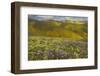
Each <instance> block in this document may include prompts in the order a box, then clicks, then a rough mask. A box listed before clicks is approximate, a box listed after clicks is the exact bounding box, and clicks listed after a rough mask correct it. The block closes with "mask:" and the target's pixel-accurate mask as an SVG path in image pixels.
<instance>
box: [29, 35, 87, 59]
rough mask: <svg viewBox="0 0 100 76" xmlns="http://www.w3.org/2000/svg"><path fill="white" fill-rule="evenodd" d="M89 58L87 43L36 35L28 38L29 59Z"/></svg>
mask: <svg viewBox="0 0 100 76" xmlns="http://www.w3.org/2000/svg"><path fill="white" fill-rule="evenodd" d="M76 58H87V43H86V42H83V41H75V40H69V39H66V38H54V37H53V38H52V37H34V36H30V37H29V39H28V60H51V59H76Z"/></svg>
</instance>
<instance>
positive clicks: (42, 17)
mask: <svg viewBox="0 0 100 76" xmlns="http://www.w3.org/2000/svg"><path fill="white" fill-rule="evenodd" d="M28 18H29V19H33V20H39V21H42V20H56V21H65V20H73V21H77V20H78V21H87V20H88V18H87V17H75V16H53V15H28Z"/></svg>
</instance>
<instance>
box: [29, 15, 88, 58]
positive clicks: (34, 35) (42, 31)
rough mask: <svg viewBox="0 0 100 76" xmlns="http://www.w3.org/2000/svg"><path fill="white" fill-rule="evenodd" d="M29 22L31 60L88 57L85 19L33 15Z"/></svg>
mask: <svg viewBox="0 0 100 76" xmlns="http://www.w3.org/2000/svg"><path fill="white" fill-rule="evenodd" d="M45 18H46V19H45ZM62 19H63V20H62ZM28 21H29V22H28V60H56V59H79V58H87V57H88V50H87V42H88V40H87V38H88V37H87V35H88V32H87V26H88V25H87V21H86V19H85V18H82V17H81V18H77V17H76V18H75V17H70V19H66V18H65V17H56V16H55V17H54V16H53V17H52V18H51V17H50V16H49V17H47V16H39V17H37V16H34V15H30V17H29V18H28Z"/></svg>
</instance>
